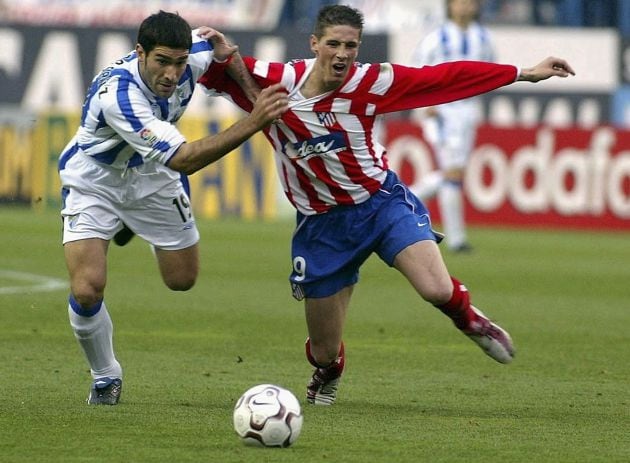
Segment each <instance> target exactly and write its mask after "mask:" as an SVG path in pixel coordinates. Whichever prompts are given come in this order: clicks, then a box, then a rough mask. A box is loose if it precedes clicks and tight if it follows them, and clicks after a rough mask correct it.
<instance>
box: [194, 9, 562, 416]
mask: <svg viewBox="0 0 630 463" xmlns="http://www.w3.org/2000/svg"><path fill="white" fill-rule="evenodd" d="M362 30H363V16H362V14H361V13H360V12H359V11H358V10H356V9H353V8H350V7H348V6H342V5H333V6H326V7H324V8H322V9H321V10H320V12H319V14H318V18H317V22H316V25H315V29H314V32H313V34H312V36H311V39H310V45H311V50H312V51H313V53H314V54H315V58H313V59H304V60H295V61H292V62H290V63H287V64H282V63H268V62H263V61H260V60H256V59H254V58H248V57H246V58H244V62H245V64H246V66H247V68H248V70H249V71H250V73H251V74H252V75H253V77H254V79H255V80H256V81H257V83H258V84H259V85H260V86H261V87H267V86H269V85H272V84H275V83H281V84H282V85H284V86H285V88H286V89H287V92H288V97H289V110H288V111H287V112H286V113H284V114H283V116H282V118H281V119H279V120H278V121H276V123H274V124H272V125H271V126H270V127H269V128H267V129H265V134H266V136H267V138H268V139H269V141H270V142H271V144H272V145H273V147H274V150H275V157H276V165H277V169H278V174H279V177H280V180H281V182H282V185H283V187H284V190H285V193H286V195H287V198H288V199H289V201H290V202H291V203H292V204H293V205H294V206H295V208H296V209H297V227H296V230H295V233H294V236H293V242H292V260H293V271H292V273H291V276H290V281H291V284H292V287H293V294H294V297H295V298H296V299H298V300H301V299H304V300H305V307H306V322H307V327H308V333H309V338H308V339H307V342H306V354H307V358H308V360H309V361H310V363H311V364H312V365H313V366H314V367H315V371H314V373H313V375H312V378H311V380H310V382H309V383H308V385H307V400H308V402H309V403H314V404H322V405H330V404H332V403H334V401H335V400H336V397H337V387H338V384H339V380H340V377H341V373H342V372H343V368H344V363H345V357H344V345H343V342H342V333H343V326H344V323H345V319H346V313H347V309H348V306H349V303H350V297H351V294H352V290H353V287H354V285H355V284H356V283H357V281H358V276H359V268H360V267H361V265H362V264H363V262H365V260H366V259H367V258H368V257H369V256H370V255H371V254H372V253H376V254H377V255H378V256H379V257H380V258H381V259H383V261H385V262H386V263H387V264H388V265H390V266H392V267H394V268H396V269H397V270H399V271H400V272H401V273H402V274H403V275H404V276H405V277H406V278H407V279H408V280H409V282H410V283H411V284H412V286H413V287H414V288H415V290H416V291H417V292H418V294H419V295H420V296H421V297H422V298H423V299H424V300H426V301H428V302H430V303H431V304H433V305H434V306H436V307H437V308H439V309H440V310H441V311H442V312H444V313H445V314H446V315H448V316H449V317H450V318H451V319H452V320H453V322H454V324H455V325H456V326H457V327H458V328H459V329H460V330H462V331H463V332H464V334H466V335H467V336H468V337H470V338H471V339H472V340H473V341H474V342H476V343H477V344H478V345H479V346H480V347H481V348H482V349H483V350H484V351H485V352H486V353H487V354H488V355H489V356H491V357H492V358H494V359H495V360H497V361H498V362H501V363H509V362H510V361H511V360H512V357H513V354H514V348H513V346H512V341H511V339H510V336H509V335H508V333H507V332H506V331H505V330H503V329H502V328H501V327H499V326H498V325H496V324H495V323H493V322H491V321H490V320H489V319H488V318H486V317H485V316H484V315H483V314H482V313H481V312H480V311H479V310H478V309H476V308H475V307H474V306H472V305H471V303H470V297H469V295H468V291H467V290H466V287H465V286H464V285H463V284H461V283H460V282H459V281H458V280H456V279H455V278H453V277H451V275H450V274H449V272H448V270H447V269H446V266H445V264H444V261H443V259H442V256H441V254H440V251H439V249H438V246H437V242H439V240H440V239H441V237H440V235H439V234H438V233H436V232H434V231H433V230H432V228H431V221H430V218H429V214H428V212H427V210H426V208H425V206H424V205H423V204H422V203H421V202H420V201H419V200H418V199H417V198H416V197H415V196H414V195H413V194H412V193H411V192H410V191H409V190H408V189H407V187H406V186H405V185H404V184H403V183H402V182H401V181H400V180H399V179H398V177H397V176H396V174H395V173H394V172H392V171H391V170H389V169H388V166H387V157H386V152H385V148H384V147H383V146H382V145H381V144H380V143H379V139H378V125H379V120H380V117H381V115H383V114H386V113H389V112H394V111H401V110H406V109H411V108H417V107H421V106H431V105H437V104H441V103H446V102H450V101H454V100H458V99H461V98H467V97H470V96H473V95H477V94H480V93H483V92H488V91H491V90H493V89H496V88H498V87H501V86H504V85H508V84H510V83H512V82H514V81H516V80H528V81H532V82H536V81H539V80H543V79H547V78H549V77H551V76H560V77H566V76H568V75H569V74H573V70H572V69H571V68H570V66H569V65H568V64H567V63H566V62H565V61H564V60H561V59H556V58H547V59H546V60H544V61H543V62H541V63H540V64H538V65H537V66H534V67H533V68H528V69H518V68H516V67H515V66H511V65H499V64H492V63H487V62H455V63H447V64H442V65H437V66H433V67H424V68H411V67H405V66H401V65H396V64H390V63H375V64H361V63H359V62H357V61H356V58H357V54H358V51H359V47H360V44H361V34H362ZM237 59H238V58H237ZM228 65H229V64H228ZM213 66H218V65H217V63H214V64H213ZM213 66H211V67H210V69H209V71H208V72H207V73H206V74H204V75H203V76H202V77H201V79H200V80H199V83H201V84H202V85H203V86H204V87H206V89H208V92H209V93H210V94H216V93H223V94H226V95H228V96H229V97H230V98H231V99H232V100H233V101H234V102H235V103H236V104H238V105H239V106H240V107H241V108H243V109H245V110H250V109H251V103H250V101H249V100H248V99H247V98H246V97H245V96H244V95H243V92H242V90H240V88H239V86H238V85H236V84H235V83H234V82H233V81H232V80H231V78H230V77H228V76H227V74H226V73H224V72H213Z"/></svg>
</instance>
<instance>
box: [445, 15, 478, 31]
mask: <svg viewBox="0 0 630 463" xmlns="http://www.w3.org/2000/svg"><path fill="white" fill-rule="evenodd" d="M451 21H452V22H453V23H454V24H455V25H456V26H457V27H459V28H460V29H462V30H464V31H465V30H466V29H468V27H469V26H470V25H471V24H472V23H473V22H474V21H475V20H474V18H468V17H465V18H451Z"/></svg>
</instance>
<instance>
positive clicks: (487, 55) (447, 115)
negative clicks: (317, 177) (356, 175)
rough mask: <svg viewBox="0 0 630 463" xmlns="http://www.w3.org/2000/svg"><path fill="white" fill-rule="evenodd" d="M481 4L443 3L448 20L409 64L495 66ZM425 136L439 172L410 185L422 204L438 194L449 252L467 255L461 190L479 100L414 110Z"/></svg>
mask: <svg viewBox="0 0 630 463" xmlns="http://www.w3.org/2000/svg"><path fill="white" fill-rule="evenodd" d="M480 6H481V5H480V0H446V9H447V20H446V21H445V23H444V24H442V25H441V26H440V27H438V28H436V29H435V30H433V31H432V32H430V33H429V34H428V35H427V36H426V37H425V38H424V39H423V40H422V41H421V42H420V44H419V46H418V48H417V50H416V52H415V55H414V57H413V60H412V64H413V65H415V66H418V67H421V66H425V65H435V64H439V63H443V62H447V61H462V60H464V61H466V60H467V61H494V51H493V46H492V42H491V39H490V34H489V32H488V30H487V29H486V28H485V27H483V26H481V24H479V22H478V17H479V11H480ZM416 111H418V112H417V113H416V114H419V115H420V120H421V123H422V125H423V129H424V136H425V138H426V139H427V141H429V142H430V143H431V145H432V146H433V151H434V153H435V156H436V161H437V164H438V169H437V170H435V171H433V172H430V173H428V174H426V175H423V176H422V177H421V178H419V179H417V180H416V182H415V183H414V184H413V185H411V191H413V192H414V194H416V195H417V196H418V197H419V198H420V199H421V200H422V201H426V200H427V199H430V198H432V197H434V196H435V195H436V194H437V198H438V205H439V208H440V217H441V221H442V227H443V229H444V233H445V234H446V244H447V246H448V248H449V249H450V250H452V251H455V252H467V251H470V250H471V246H470V244H469V243H468V239H467V236H466V225H465V219H464V204H463V194H462V184H463V179H464V168H465V166H466V163H467V161H468V157H469V155H470V152H471V151H472V149H473V147H474V143H475V135H476V131H477V125H478V124H479V122H480V119H481V108H480V102H479V101H478V99H477V98H468V99H465V100H460V101H454V102H452V103H448V104H444V105H440V106H432V107H428V108H424V109H419V110H416Z"/></svg>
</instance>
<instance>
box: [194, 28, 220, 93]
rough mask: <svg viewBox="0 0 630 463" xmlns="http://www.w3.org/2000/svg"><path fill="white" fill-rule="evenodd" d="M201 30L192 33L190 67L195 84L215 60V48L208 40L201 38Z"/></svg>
mask: <svg viewBox="0 0 630 463" xmlns="http://www.w3.org/2000/svg"><path fill="white" fill-rule="evenodd" d="M198 34H199V29H195V30H193V31H192V46H191V48H190V53H189V54H188V66H189V67H190V69H191V71H192V76H193V82H195V81H196V80H197V79H198V78H199V77H200V76H201V75H202V74H203V73H204V72H206V70H207V69H208V67H209V66H210V64H211V63H212V59H213V58H214V48H213V46H212V43H211V42H209V41H208V40H206V39H204V38H201V37H199V35H198Z"/></svg>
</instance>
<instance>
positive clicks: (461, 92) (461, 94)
mask: <svg viewBox="0 0 630 463" xmlns="http://www.w3.org/2000/svg"><path fill="white" fill-rule="evenodd" d="M379 74H380V76H379V79H378V80H377V83H378V82H380V85H375V86H374V88H373V89H372V90H371V91H370V93H372V94H373V95H374V97H375V101H374V105H375V107H376V110H375V112H376V113H388V112H393V111H403V110H408V109H414V108H420V107H425V106H434V105H439V104H443V103H449V102H451V101H455V100H461V99H464V98H468V97H471V96H475V95H480V94H482V93H486V92H489V91H491V90H495V89H497V88H500V87H503V86H505V85H509V84H511V83H513V82H514V81H515V80H516V78H517V76H518V69H517V68H516V67H515V66H512V65H507V64H494V63H488V62H481V61H454V62H450V63H442V64H438V65H436V66H423V67H421V68H413V67H407V66H402V65H398V64H390V63H381V64H380V71H379Z"/></svg>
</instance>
